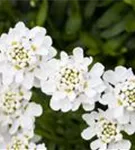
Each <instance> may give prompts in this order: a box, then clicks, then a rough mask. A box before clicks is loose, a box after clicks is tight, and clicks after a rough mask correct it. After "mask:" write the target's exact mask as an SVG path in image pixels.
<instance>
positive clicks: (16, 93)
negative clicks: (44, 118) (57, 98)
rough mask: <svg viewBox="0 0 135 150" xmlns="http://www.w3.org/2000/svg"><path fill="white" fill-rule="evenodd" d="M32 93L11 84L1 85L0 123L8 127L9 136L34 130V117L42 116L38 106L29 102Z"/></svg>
mask: <svg viewBox="0 0 135 150" xmlns="http://www.w3.org/2000/svg"><path fill="white" fill-rule="evenodd" d="M31 96H32V93H31V91H29V90H26V89H24V88H22V87H21V86H18V85H17V84H11V85H8V86H5V85H1V89H0V123H1V125H2V126H3V128H6V126H8V127H9V132H10V133H11V134H13V133H15V132H17V130H19V127H20V128H21V129H30V128H31V129H32V128H34V121H35V117H37V116H40V115H41V114H42V108H41V106H40V105H38V104H36V103H33V102H29V101H30V99H31Z"/></svg>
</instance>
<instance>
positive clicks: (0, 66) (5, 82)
mask: <svg viewBox="0 0 135 150" xmlns="http://www.w3.org/2000/svg"><path fill="white" fill-rule="evenodd" d="M55 55H56V50H55V49H54V48H53V47H52V39H51V37H49V36H47V35H46V30H45V29H44V28H42V27H35V28H32V29H28V28H27V27H26V26H25V25H24V23H22V22H19V23H17V24H16V26H15V27H14V28H11V29H10V30H9V32H8V33H7V34H5V33H4V34H2V35H1V37H0V149H2V150H41V149H42V150H46V147H45V145H44V144H38V145H36V144H35V140H34V139H35V135H34V128H35V118H36V117H39V116H40V115H41V114H42V107H41V106H40V105H39V104H36V103H35V102H31V101H30V100H31V97H32V90H31V88H32V87H34V86H35V87H39V83H40V82H39V80H38V78H37V75H38V70H40V68H41V66H42V65H43V64H44V63H46V62H47V61H48V60H50V59H51V58H52V57H53V56H55Z"/></svg>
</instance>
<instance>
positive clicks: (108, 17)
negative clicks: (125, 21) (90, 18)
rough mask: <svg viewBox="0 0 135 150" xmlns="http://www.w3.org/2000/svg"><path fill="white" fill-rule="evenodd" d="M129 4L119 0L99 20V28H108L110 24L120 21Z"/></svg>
mask: <svg viewBox="0 0 135 150" xmlns="http://www.w3.org/2000/svg"><path fill="white" fill-rule="evenodd" d="M126 8H127V5H126V4H124V3H123V2H117V3H115V4H114V5H113V6H111V7H110V8H109V9H108V10H107V11H106V12H105V13H104V14H103V15H102V16H101V17H100V18H99V20H98V21H97V26H98V28H107V27H108V26H110V25H112V24H114V23H116V22H118V21H120V20H121V18H122V15H121V14H122V12H123V11H125V10H126Z"/></svg>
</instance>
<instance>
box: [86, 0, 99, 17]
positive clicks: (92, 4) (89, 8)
mask: <svg viewBox="0 0 135 150" xmlns="http://www.w3.org/2000/svg"><path fill="white" fill-rule="evenodd" d="M97 2H98V1H97V0H90V1H89V2H87V4H86V8H85V10H84V11H85V12H84V15H85V18H86V19H90V18H91V17H92V15H93V14H94V12H95V9H96V7H97Z"/></svg>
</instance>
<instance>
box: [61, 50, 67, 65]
mask: <svg viewBox="0 0 135 150" xmlns="http://www.w3.org/2000/svg"><path fill="white" fill-rule="evenodd" d="M60 58H61V60H62V61H63V62H67V60H68V55H67V53H66V52H64V51H62V52H61V53H60Z"/></svg>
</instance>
